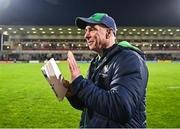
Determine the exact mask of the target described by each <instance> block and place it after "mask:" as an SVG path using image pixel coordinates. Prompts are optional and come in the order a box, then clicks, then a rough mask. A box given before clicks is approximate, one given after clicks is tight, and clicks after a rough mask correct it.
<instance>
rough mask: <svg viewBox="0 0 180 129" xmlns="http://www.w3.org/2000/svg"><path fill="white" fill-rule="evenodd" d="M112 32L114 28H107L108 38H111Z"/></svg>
mask: <svg viewBox="0 0 180 129" xmlns="http://www.w3.org/2000/svg"><path fill="white" fill-rule="evenodd" d="M111 33H112V30H110V29H107V32H106V38H107V39H109V38H110V37H111Z"/></svg>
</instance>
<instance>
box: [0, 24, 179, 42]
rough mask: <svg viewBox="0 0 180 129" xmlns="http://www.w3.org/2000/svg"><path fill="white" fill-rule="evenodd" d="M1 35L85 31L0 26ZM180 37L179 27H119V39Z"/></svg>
mask: <svg viewBox="0 0 180 129" xmlns="http://www.w3.org/2000/svg"><path fill="white" fill-rule="evenodd" d="M0 33H2V34H4V35H55V36H58V35H71V36H78V35H80V36H82V38H83V35H84V30H81V29H79V28H77V27H75V26H20V25H19V26H9V25H0ZM118 36H119V37H120V38H121V37H123V36H124V37H141V36H143V37H153V36H154V37H156V38H157V37H161V38H162V37H167V38H177V39H178V37H180V28H178V27H119V28H118V32H117V37H118Z"/></svg>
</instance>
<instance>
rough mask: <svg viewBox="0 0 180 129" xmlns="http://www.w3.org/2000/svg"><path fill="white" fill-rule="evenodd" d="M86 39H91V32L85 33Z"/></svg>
mask: <svg viewBox="0 0 180 129" xmlns="http://www.w3.org/2000/svg"><path fill="white" fill-rule="evenodd" d="M84 38H85V39H89V38H90V34H89V32H88V31H86V32H85V34H84Z"/></svg>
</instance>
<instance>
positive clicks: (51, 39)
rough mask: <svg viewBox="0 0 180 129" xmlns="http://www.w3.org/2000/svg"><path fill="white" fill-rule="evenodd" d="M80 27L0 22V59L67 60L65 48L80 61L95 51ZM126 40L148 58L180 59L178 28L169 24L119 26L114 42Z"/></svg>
mask: <svg viewBox="0 0 180 129" xmlns="http://www.w3.org/2000/svg"><path fill="white" fill-rule="evenodd" d="M83 34H84V32H83V30H81V29H78V28H76V27H74V26H6V25H0V35H1V42H0V44H1V51H0V61H14V62H16V61H24V62H29V61H30V60H39V61H40V62H43V61H44V60H47V59H49V58H51V57H54V58H55V59H56V60H66V54H67V51H68V50H71V51H73V53H75V57H76V59H77V60H79V61H89V60H91V58H92V57H93V56H94V55H95V54H96V53H93V52H92V51H89V49H88V46H87V44H86V41H85V40H84V37H83ZM123 40H126V41H128V42H130V43H131V44H132V45H135V46H137V47H138V48H140V49H141V50H143V51H144V53H145V54H146V58H147V60H150V61H158V60H172V61H180V29H178V27H176V28H169V27H119V28H118V32H117V41H118V42H120V41H123Z"/></svg>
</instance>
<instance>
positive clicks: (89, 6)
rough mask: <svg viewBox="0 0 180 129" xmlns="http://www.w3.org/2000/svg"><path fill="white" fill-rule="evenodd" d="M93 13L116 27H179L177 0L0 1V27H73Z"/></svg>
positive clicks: (179, 14)
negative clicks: (108, 18)
mask: <svg viewBox="0 0 180 129" xmlns="http://www.w3.org/2000/svg"><path fill="white" fill-rule="evenodd" d="M95 12H106V13H108V14H109V15H111V16H112V17H113V18H114V19H115V20H116V23H117V25H118V26H157V27H160V26H180V0H0V24H1V25H74V20H75V18H76V17H77V16H83V17H89V16H90V15H91V14H93V13H95Z"/></svg>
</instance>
